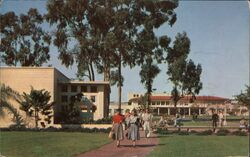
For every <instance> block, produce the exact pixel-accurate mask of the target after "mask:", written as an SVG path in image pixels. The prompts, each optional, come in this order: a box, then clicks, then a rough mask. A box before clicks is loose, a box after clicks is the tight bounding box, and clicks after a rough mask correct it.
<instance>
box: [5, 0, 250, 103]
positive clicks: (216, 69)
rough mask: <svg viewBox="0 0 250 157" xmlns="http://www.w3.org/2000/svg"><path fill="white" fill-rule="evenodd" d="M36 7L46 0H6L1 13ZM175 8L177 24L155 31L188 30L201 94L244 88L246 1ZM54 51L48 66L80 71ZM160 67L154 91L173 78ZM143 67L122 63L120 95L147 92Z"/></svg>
mask: <svg viewBox="0 0 250 157" xmlns="http://www.w3.org/2000/svg"><path fill="white" fill-rule="evenodd" d="M32 7H33V8H37V9H38V10H39V12H40V13H46V1H41V0H40V1H39V0H16V1H15V0H12V1H7V0H4V1H3V2H2V4H1V6H0V13H1V14H3V13H5V12H8V11H14V12H16V13H17V14H20V13H26V12H27V11H28V10H29V8H32ZM175 11H176V14H177V21H176V23H175V24H174V25H173V27H170V26H169V25H163V26H161V27H160V28H159V29H158V30H156V31H155V33H156V34H157V35H159V36H160V35H168V36H169V37H171V38H172V41H173V40H174V38H175V35H176V34H177V33H178V32H183V31H185V32H186V33H187V35H188V37H189V38H190V40H191V51H190V55H189V59H192V60H194V62H195V63H196V64H197V63H200V64H201V65H202V70H203V71H202V74H201V81H202V83H203V89H202V90H201V91H200V94H199V95H212V96H220V97H226V98H232V97H233V96H234V95H236V94H239V93H240V92H241V91H244V90H245V85H249V82H250V80H249V73H250V65H249V60H250V56H249V52H250V46H249V39H250V38H249V37H250V26H249V25H250V12H249V8H248V4H247V1H180V2H179V6H178V8H177V9H176V10H175ZM50 55H51V60H50V61H49V62H48V63H46V64H44V66H47V65H49V64H52V65H53V66H54V67H56V68H57V69H58V70H60V71H61V72H62V73H64V74H65V75H66V76H68V77H69V78H75V77H76V72H77V68H76V66H75V65H73V66H72V67H69V68H66V67H65V66H63V65H61V62H60V61H59V60H58V58H57V57H58V52H57V48H56V47H54V46H51V48H50ZM159 67H160V69H161V73H160V74H159V75H158V76H157V77H156V78H155V80H154V83H153V88H155V89H156V91H155V93H163V92H166V93H170V91H171V89H172V84H171V82H169V81H168V79H167V75H166V71H167V65H166V64H160V65H159ZM139 71H140V67H135V68H133V69H130V68H128V67H125V68H123V69H122V74H123V76H124V78H125V81H124V87H123V88H122V101H127V94H128V93H129V92H138V93H145V91H146V90H145V88H144V86H143V85H142V84H141V83H140V77H139ZM102 79H103V78H102V75H97V78H96V80H102ZM111 101H118V89H117V87H116V86H113V87H112V88H111Z"/></svg>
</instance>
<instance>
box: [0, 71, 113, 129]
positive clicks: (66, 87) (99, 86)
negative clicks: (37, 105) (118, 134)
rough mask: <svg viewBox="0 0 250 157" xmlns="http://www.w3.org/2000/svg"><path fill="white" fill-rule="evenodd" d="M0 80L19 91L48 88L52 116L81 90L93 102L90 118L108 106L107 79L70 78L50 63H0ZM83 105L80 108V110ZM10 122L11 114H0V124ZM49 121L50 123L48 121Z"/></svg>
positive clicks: (105, 111) (101, 114) (100, 114)
mask: <svg viewBox="0 0 250 157" xmlns="http://www.w3.org/2000/svg"><path fill="white" fill-rule="evenodd" d="M0 83H1V84H5V85H6V86H10V87H11V88H12V89H13V90H15V91H17V92H19V93H20V94H22V93H23V92H26V93H29V92H30V90H31V86H32V87H33V88H34V89H37V90H40V89H45V90H47V91H49V92H50V95H51V102H55V106H54V108H53V113H54V117H53V118H54V119H53V122H55V123H56V122H57V119H56V117H58V116H60V115H58V114H59V113H60V111H61V110H63V109H65V108H67V105H68V104H69V102H70V99H71V98H72V97H73V96H75V95H77V94H78V93H82V94H83V95H84V97H85V98H86V99H88V100H89V101H90V102H91V103H92V104H93V105H95V106H96V111H95V112H94V113H90V114H91V115H92V117H93V119H94V120H97V119H101V118H104V117H107V116H108V108H109V94H110V86H109V82H104V81H77V80H70V79H69V78H68V77H66V76H65V75H64V74H63V73H61V72H60V71H58V70H57V69H56V68H53V67H0ZM13 105H14V107H16V108H17V109H18V112H20V113H21V114H22V115H23V116H24V117H26V115H25V113H24V112H23V111H21V110H19V104H17V103H14V104H13ZM84 110H85V108H84V107H83V108H82V111H83V112H86V111H84ZM10 124H11V115H6V116H5V117H0V127H6V126H9V125H10ZM29 125H30V127H33V126H34V123H33V120H30V123H29ZM52 125H53V124H52Z"/></svg>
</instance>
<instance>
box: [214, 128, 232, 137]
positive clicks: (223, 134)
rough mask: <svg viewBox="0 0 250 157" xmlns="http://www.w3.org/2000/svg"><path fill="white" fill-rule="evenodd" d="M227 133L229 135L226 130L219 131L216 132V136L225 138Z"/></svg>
mask: <svg viewBox="0 0 250 157" xmlns="http://www.w3.org/2000/svg"><path fill="white" fill-rule="evenodd" d="M228 133H230V132H229V131H228V130H227V129H220V130H218V131H217V133H216V135H218V136H226V135H227V134H228Z"/></svg>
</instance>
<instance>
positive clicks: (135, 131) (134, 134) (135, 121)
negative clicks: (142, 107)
mask: <svg viewBox="0 0 250 157" xmlns="http://www.w3.org/2000/svg"><path fill="white" fill-rule="evenodd" d="M139 121H140V118H139V117H138V115H137V113H136V110H135V109H134V110H132V111H131V115H130V119H129V125H130V128H129V129H130V130H129V134H130V135H129V139H130V140H132V141H133V147H135V146H136V141H137V140H140V133H139V123H140V122H139Z"/></svg>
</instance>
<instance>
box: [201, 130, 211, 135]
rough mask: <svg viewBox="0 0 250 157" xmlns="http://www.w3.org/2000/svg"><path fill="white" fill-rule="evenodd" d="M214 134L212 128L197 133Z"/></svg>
mask: <svg viewBox="0 0 250 157" xmlns="http://www.w3.org/2000/svg"><path fill="white" fill-rule="evenodd" d="M212 134H213V131H212V130H205V131H201V132H198V133H197V135H212Z"/></svg>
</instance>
